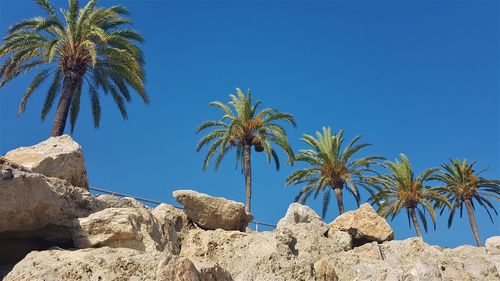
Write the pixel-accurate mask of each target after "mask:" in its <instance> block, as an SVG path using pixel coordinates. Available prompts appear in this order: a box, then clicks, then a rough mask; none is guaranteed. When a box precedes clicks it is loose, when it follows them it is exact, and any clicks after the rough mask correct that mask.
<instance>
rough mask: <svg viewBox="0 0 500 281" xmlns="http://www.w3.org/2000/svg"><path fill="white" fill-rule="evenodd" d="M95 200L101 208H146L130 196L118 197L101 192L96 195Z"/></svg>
mask: <svg viewBox="0 0 500 281" xmlns="http://www.w3.org/2000/svg"><path fill="white" fill-rule="evenodd" d="M96 199H97V201H98V202H99V204H101V209H106V208H146V205H144V204H142V203H141V202H139V201H137V200H136V199H134V198H132V197H118V196H114V195H109V194H101V195H99V196H96Z"/></svg>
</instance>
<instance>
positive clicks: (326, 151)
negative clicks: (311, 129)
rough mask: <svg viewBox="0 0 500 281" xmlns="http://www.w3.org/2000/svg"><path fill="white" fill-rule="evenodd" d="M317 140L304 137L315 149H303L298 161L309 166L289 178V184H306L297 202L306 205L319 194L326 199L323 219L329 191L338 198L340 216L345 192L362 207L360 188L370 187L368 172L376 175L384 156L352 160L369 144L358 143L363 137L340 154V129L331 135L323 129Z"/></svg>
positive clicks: (341, 140) (318, 133)
mask: <svg viewBox="0 0 500 281" xmlns="http://www.w3.org/2000/svg"><path fill="white" fill-rule="evenodd" d="M316 136H317V138H314V137H313V136H310V135H306V134H304V135H303V137H302V141H304V142H305V143H306V144H308V145H309V146H310V147H312V149H311V150H300V151H299V154H298V155H297V156H296V158H295V160H296V161H301V162H305V163H307V164H308V165H309V166H310V167H308V168H304V169H299V170H296V171H294V172H293V173H292V174H290V176H288V177H287V179H286V185H290V184H303V183H304V184H306V185H305V186H304V188H303V189H302V191H300V192H299V194H298V195H297V197H296V198H295V201H296V202H297V201H299V202H300V203H302V204H304V203H305V202H306V200H307V198H308V197H309V196H310V195H311V194H313V193H314V198H316V197H317V196H318V195H319V193H320V192H324V197H323V210H322V216H323V218H324V217H325V215H326V212H327V210H328V205H329V202H330V190H332V189H333V191H334V192H335V196H336V199H337V205H338V208H339V213H340V214H343V213H344V200H343V195H342V192H343V190H344V188H345V189H347V191H349V193H351V194H352V195H353V196H354V199H355V200H356V203H357V204H358V205H359V201H360V194H359V191H358V186H361V187H364V188H366V187H367V185H369V184H370V182H369V181H367V180H366V176H365V173H367V172H373V170H372V169H371V166H372V165H373V164H376V163H377V160H382V159H385V158H384V157H382V156H368V157H364V158H360V159H356V160H353V159H352V157H353V155H354V154H356V153H357V152H359V151H360V150H361V149H363V148H364V147H366V146H369V145H370V144H356V143H357V142H358V140H359V139H360V138H361V136H357V137H355V138H354V139H353V140H352V141H351V142H350V143H349V144H348V145H347V147H346V148H345V149H344V150H343V151H341V148H342V143H343V142H344V131H343V130H340V131H339V132H338V133H337V134H336V135H332V129H331V128H323V134H321V133H320V132H316Z"/></svg>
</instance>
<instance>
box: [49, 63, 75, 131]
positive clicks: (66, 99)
mask: <svg viewBox="0 0 500 281" xmlns="http://www.w3.org/2000/svg"><path fill="white" fill-rule="evenodd" d="M78 79H80V77H78V74H76V73H75V72H72V71H67V72H66V73H65V74H64V81H63V88H62V94H61V98H60V99H59V104H58V105H57V110H56V115H55V117H54V123H53V124H52V131H51V133H50V135H51V136H52V137H57V136H60V135H62V134H64V128H65V127H66V120H67V119H68V112H69V107H70V105H71V98H72V97H73V93H74V92H75V89H76V86H77V84H78Z"/></svg>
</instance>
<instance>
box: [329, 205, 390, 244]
mask: <svg viewBox="0 0 500 281" xmlns="http://www.w3.org/2000/svg"><path fill="white" fill-rule="evenodd" d="M329 227H330V229H332V230H334V231H338V230H340V231H346V232H348V233H349V234H351V236H352V237H353V239H354V241H353V242H354V244H355V245H361V244H363V243H366V242H370V241H377V242H383V241H389V240H392V239H394V232H393V231H392V229H391V226H390V225H389V224H388V223H387V221H386V220H385V219H384V218H383V217H381V216H379V215H378V214H377V213H376V212H375V210H373V208H372V207H371V206H370V204H363V205H361V206H360V207H359V208H358V209H357V210H354V211H349V212H346V213H344V214H342V215H340V216H338V217H337V218H336V219H335V220H334V221H333V222H331V223H330V224H329Z"/></svg>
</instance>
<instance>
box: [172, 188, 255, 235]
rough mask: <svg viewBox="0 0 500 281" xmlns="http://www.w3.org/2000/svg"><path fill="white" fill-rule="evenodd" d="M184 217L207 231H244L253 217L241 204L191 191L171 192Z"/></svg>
mask: <svg viewBox="0 0 500 281" xmlns="http://www.w3.org/2000/svg"><path fill="white" fill-rule="evenodd" d="M173 196H174V198H175V200H177V202H179V203H181V204H182V205H183V206H184V207H185V209H184V212H185V213H186V215H187V216H188V217H189V218H190V219H191V220H192V221H193V222H195V223H196V224H197V225H198V226H200V227H201V228H203V229H207V230H214V229H219V228H220V229H224V230H241V231H243V230H245V228H246V226H247V225H248V222H250V221H251V220H252V219H253V217H252V215H251V214H247V213H246V212H245V207H244V206H243V204H241V203H238V202H235V201H231V200H227V199H225V198H220V197H212V196H209V195H207V194H203V193H199V192H196V191H193V190H177V191H174V192H173Z"/></svg>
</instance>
